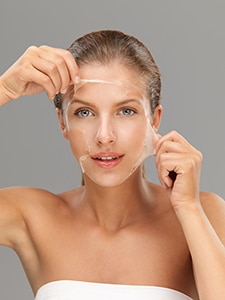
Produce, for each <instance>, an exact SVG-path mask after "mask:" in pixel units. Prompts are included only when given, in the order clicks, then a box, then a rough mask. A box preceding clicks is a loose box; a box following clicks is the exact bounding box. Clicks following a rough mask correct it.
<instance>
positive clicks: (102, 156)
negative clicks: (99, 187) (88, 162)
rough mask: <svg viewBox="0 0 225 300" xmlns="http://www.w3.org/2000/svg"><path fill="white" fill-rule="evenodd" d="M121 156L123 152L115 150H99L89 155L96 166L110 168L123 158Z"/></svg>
mask: <svg viewBox="0 0 225 300" xmlns="http://www.w3.org/2000/svg"><path fill="white" fill-rule="evenodd" d="M123 156H124V155H123V154H119V153H115V152H100V153H97V154H95V155H93V156H91V158H92V159H93V161H94V162H95V163H96V164H97V166H98V167H100V168H105V169H110V168H114V167H115V166H117V165H118V164H119V163H120V162H121V160H122V159H123Z"/></svg>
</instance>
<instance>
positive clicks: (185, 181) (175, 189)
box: [155, 131, 202, 210]
mask: <svg viewBox="0 0 225 300" xmlns="http://www.w3.org/2000/svg"><path fill="white" fill-rule="evenodd" d="M155 156H156V167H157V169H158V177H159V180H160V182H161V184H162V186H164V187H165V188H166V189H167V190H168V191H169V192H170V201H171V204H172V205H173V207H174V209H175V210H177V209H179V208H180V207H183V206H184V205H186V204H191V203H193V202H196V201H198V200H199V185H200V172H201V162H202V154H201V152H199V151H198V150H197V149H195V148H194V147H193V146H192V145H191V144H189V143H188V141H187V140H186V139H185V138H184V137H182V136H181V135H180V134H179V133H177V132H176V131H171V132H169V133H168V134H166V135H164V136H159V138H158V140H157V142H156V143H155Z"/></svg>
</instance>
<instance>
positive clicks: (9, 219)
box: [0, 188, 26, 248]
mask: <svg viewBox="0 0 225 300" xmlns="http://www.w3.org/2000/svg"><path fill="white" fill-rule="evenodd" d="M24 194H25V188H4V189H0V245H4V246H9V247H11V248H14V247H15V244H16V243H17V240H18V239H19V238H20V237H21V234H22V232H24V230H25V228H26V226H25V221H24V215H23V202H24V201H23V199H24Z"/></svg>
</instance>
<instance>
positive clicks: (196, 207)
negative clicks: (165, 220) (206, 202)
mask: <svg viewBox="0 0 225 300" xmlns="http://www.w3.org/2000/svg"><path fill="white" fill-rule="evenodd" d="M174 210H175V213H176V215H177V217H178V219H179V220H180V221H181V222H182V221H184V220H188V221H189V220H190V219H192V218H193V217H198V216H201V215H202V212H203V209H202V206H201V203H200V200H199V199H198V200H196V199H193V201H190V202H187V203H183V204H182V205H179V206H177V207H176V208H174Z"/></svg>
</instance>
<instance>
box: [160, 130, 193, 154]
mask: <svg viewBox="0 0 225 300" xmlns="http://www.w3.org/2000/svg"><path fill="white" fill-rule="evenodd" d="M165 141H171V142H177V143H181V144H183V145H188V144H189V143H188V142H187V141H186V140H185V138H184V137H183V136H181V135H180V134H179V133H178V132H176V131H171V132H169V133H167V134H165V135H164V136H161V137H160V138H159V139H158V140H157V141H156V144H155V151H156V152H158V150H159V148H160V147H161V146H162V144H163V143H165Z"/></svg>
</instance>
